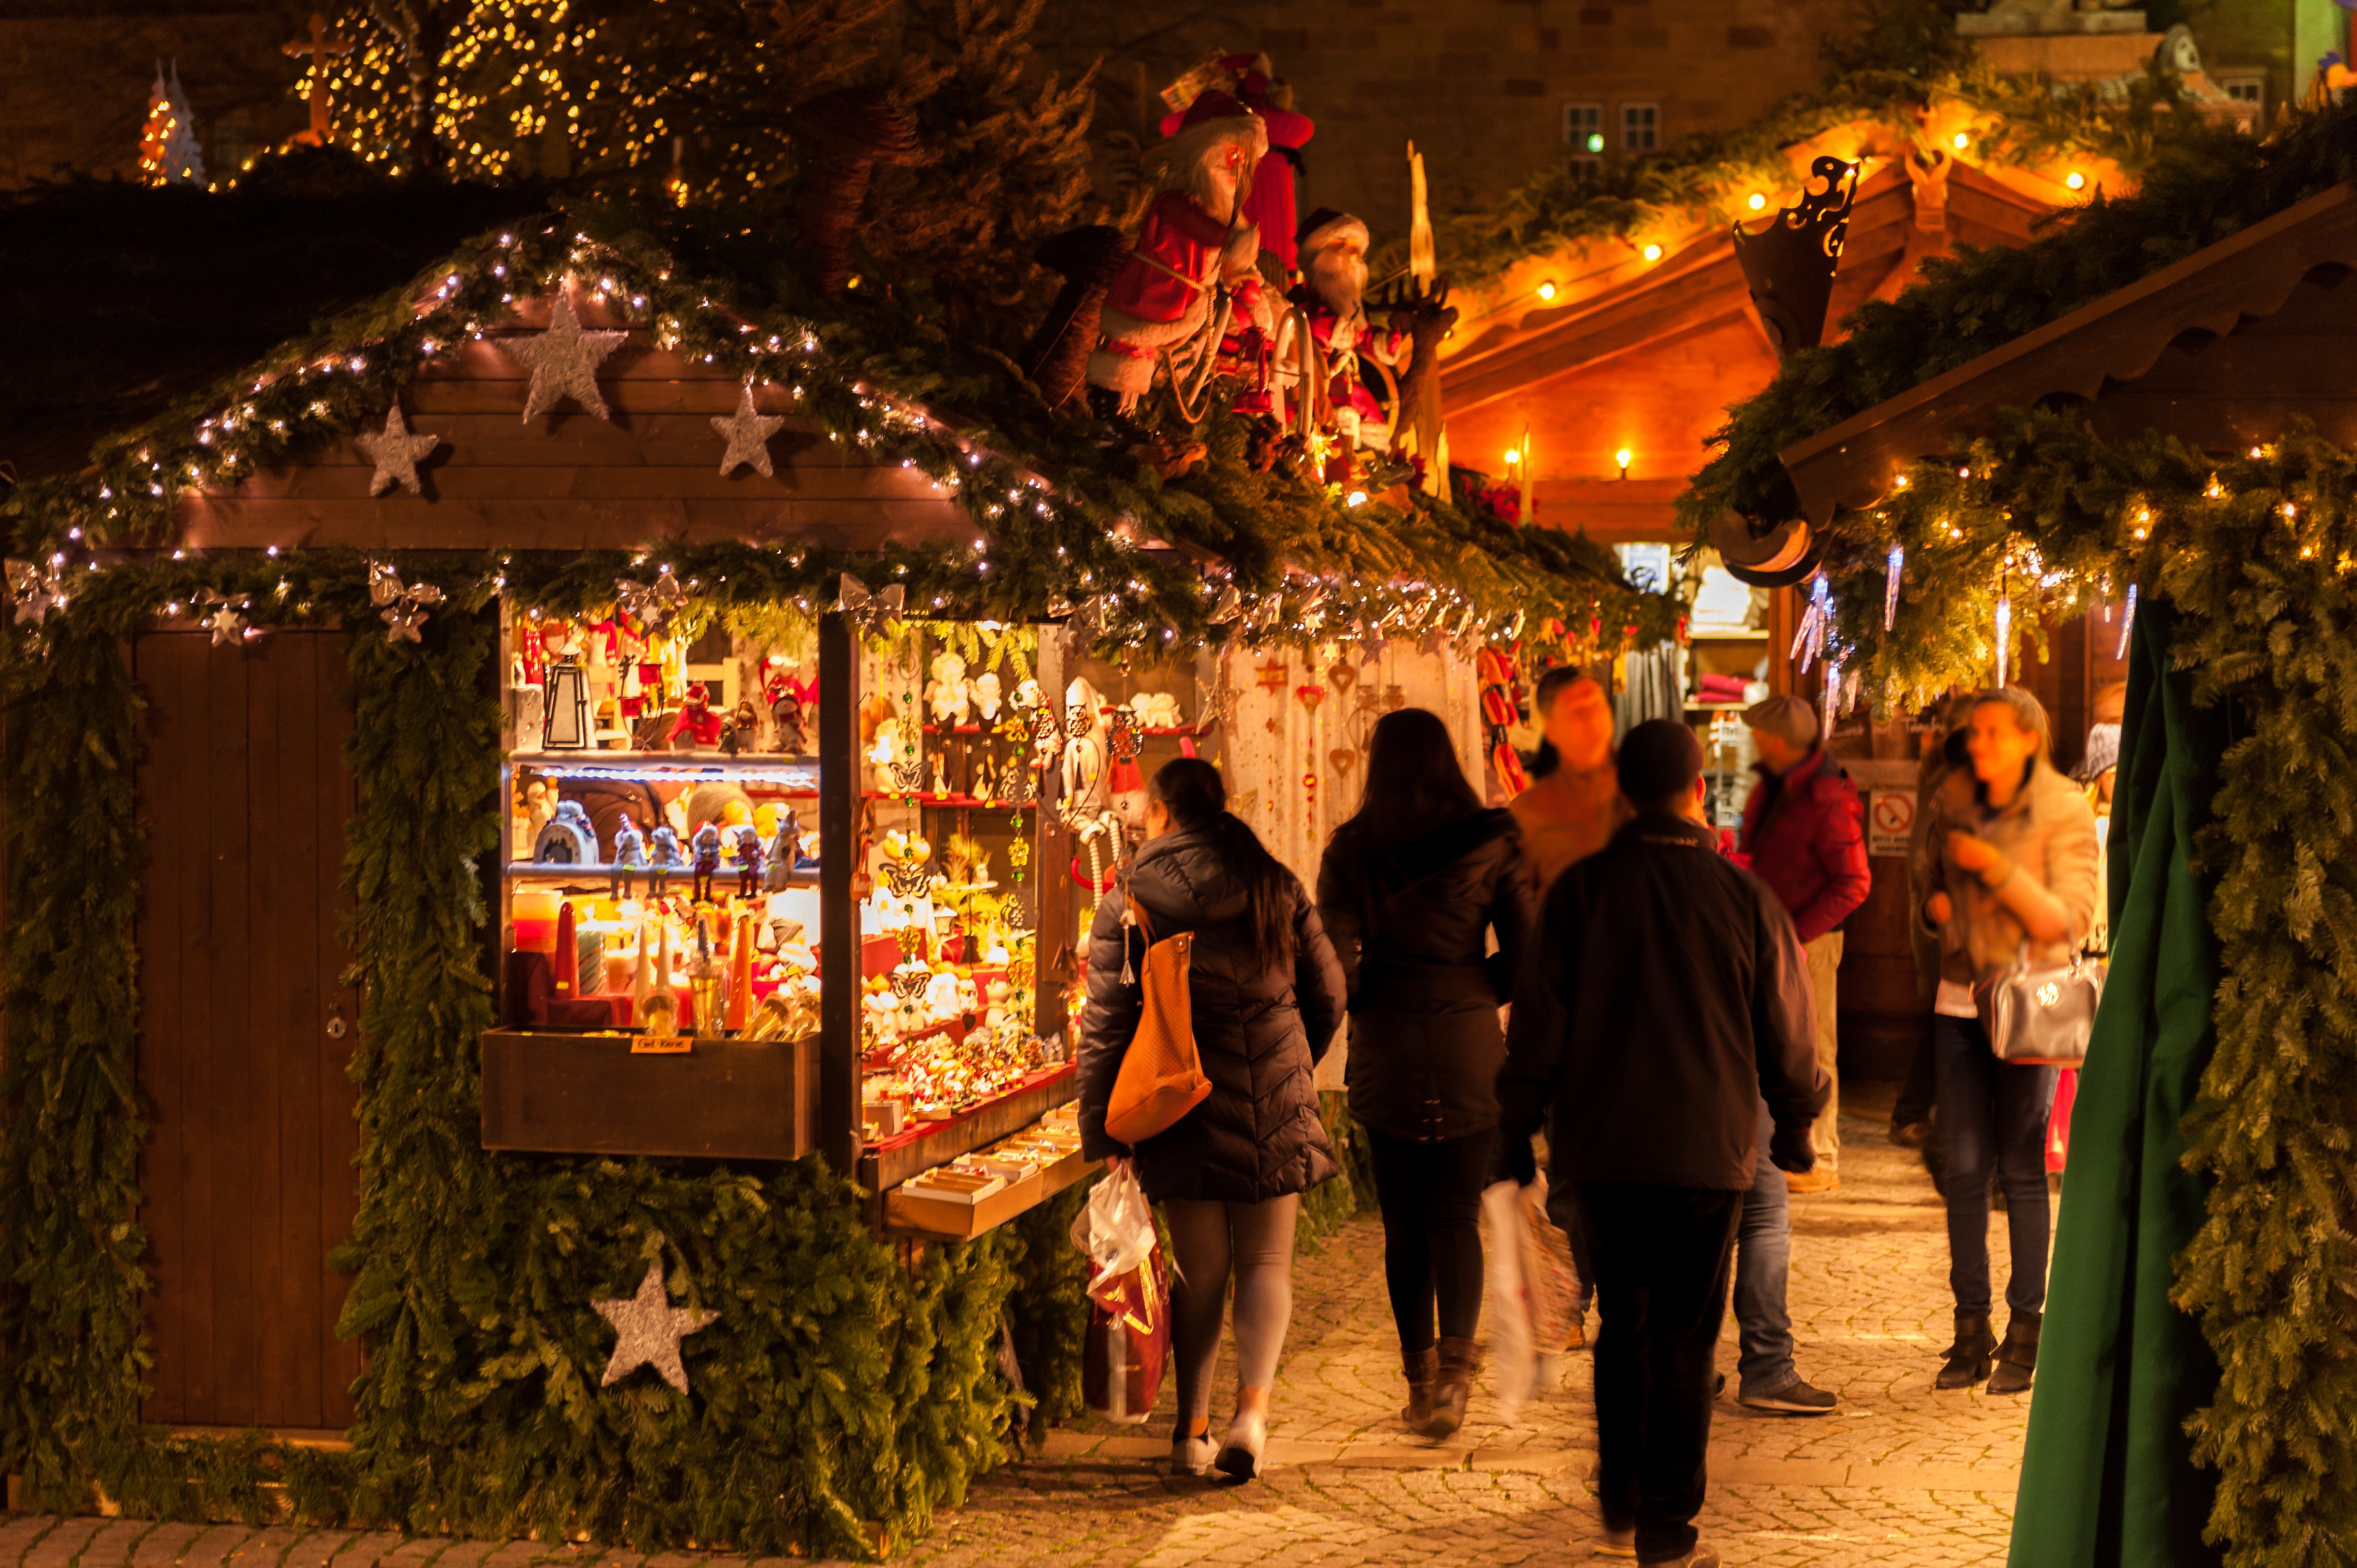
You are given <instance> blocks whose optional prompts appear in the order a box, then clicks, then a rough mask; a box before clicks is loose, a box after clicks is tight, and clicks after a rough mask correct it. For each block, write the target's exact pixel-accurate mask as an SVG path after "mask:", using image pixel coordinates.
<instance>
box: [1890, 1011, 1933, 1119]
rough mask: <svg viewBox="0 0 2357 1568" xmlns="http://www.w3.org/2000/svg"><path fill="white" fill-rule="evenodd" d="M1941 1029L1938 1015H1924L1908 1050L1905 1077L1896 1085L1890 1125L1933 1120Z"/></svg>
mask: <svg viewBox="0 0 2357 1568" xmlns="http://www.w3.org/2000/svg"><path fill="white" fill-rule="evenodd" d="M1939 1039H1940V1030H1939V1020H1938V1016H1937V1015H1933V1014H1926V1015H1924V1017H1923V1027H1922V1029H1921V1032H1920V1033H1918V1034H1917V1035H1916V1036H1915V1048H1914V1050H1912V1051H1910V1053H1908V1057H1907V1077H1906V1078H1905V1079H1904V1080H1902V1081H1901V1082H1900V1085H1899V1099H1898V1100H1897V1101H1895V1102H1894V1103H1893V1104H1892V1105H1891V1107H1890V1124H1891V1126H1893V1127H1912V1126H1915V1125H1917V1124H1918V1123H1921V1122H1929V1121H1930V1120H1931V1119H1932V1104H1933V1103H1934V1102H1935V1101H1937V1100H1938V1098H1939V1093H1940V1069H1939V1060H1940V1047H1939Z"/></svg>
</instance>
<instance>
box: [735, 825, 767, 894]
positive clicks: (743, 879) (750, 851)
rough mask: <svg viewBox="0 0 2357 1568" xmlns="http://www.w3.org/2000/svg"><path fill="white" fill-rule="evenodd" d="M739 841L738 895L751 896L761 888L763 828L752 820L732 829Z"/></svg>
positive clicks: (737, 847)
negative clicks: (758, 826) (756, 825)
mask: <svg viewBox="0 0 2357 1568" xmlns="http://www.w3.org/2000/svg"><path fill="white" fill-rule="evenodd" d="M730 831H731V832H733V833H734V834H735V836H736V840H737V843H736V849H737V897H739V898H750V897H752V896H753V895H754V894H756V893H759V891H760V890H761V880H762V875H761V874H762V869H763V860H764V858H765V857H764V855H763V854H762V845H761V830H760V829H759V828H757V827H755V826H754V825H753V824H752V823H750V822H746V823H743V824H741V825H739V826H737V827H736V828H734V829H732V830H730Z"/></svg>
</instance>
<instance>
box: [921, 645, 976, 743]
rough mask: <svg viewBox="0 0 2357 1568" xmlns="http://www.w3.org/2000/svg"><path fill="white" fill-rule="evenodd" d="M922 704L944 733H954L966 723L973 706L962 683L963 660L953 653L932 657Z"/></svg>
mask: <svg viewBox="0 0 2357 1568" xmlns="http://www.w3.org/2000/svg"><path fill="white" fill-rule="evenodd" d="M925 701H926V702H927V703H930V704H931V707H932V710H933V722H934V723H935V724H937V725H941V726H942V728H944V729H953V728H955V727H956V726H957V725H962V724H963V723H965V722H966V720H967V718H968V717H969V716H970V714H971V713H972V702H971V694H970V692H969V689H968V688H967V686H966V681H965V660H963V659H961V658H959V657H958V656H957V655H956V654H954V653H936V654H934V655H933V678H932V679H931V680H930V681H928V682H925Z"/></svg>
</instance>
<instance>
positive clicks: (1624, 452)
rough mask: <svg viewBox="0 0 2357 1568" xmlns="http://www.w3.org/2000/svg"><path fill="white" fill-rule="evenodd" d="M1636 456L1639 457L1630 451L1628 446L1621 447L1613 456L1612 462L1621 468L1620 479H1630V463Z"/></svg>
mask: <svg viewBox="0 0 2357 1568" xmlns="http://www.w3.org/2000/svg"><path fill="white" fill-rule="evenodd" d="M1635 456H1637V455H1636V454H1635V453H1634V452H1631V451H1630V450H1629V448H1627V447H1626V446H1623V447H1621V448H1620V450H1619V451H1618V452H1615V453H1613V454H1612V460H1613V461H1614V462H1615V463H1617V464H1619V465H1620V477H1621V478H1624V479H1625V478H1628V477H1629V464H1630V461H1631V459H1632V458H1634V457H1635Z"/></svg>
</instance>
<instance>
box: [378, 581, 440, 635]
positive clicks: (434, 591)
mask: <svg viewBox="0 0 2357 1568" xmlns="http://www.w3.org/2000/svg"><path fill="white" fill-rule="evenodd" d="M368 575H369V603H371V604H372V605H374V606H376V607H377V614H378V615H379V616H380V617H382V618H383V621H384V627H385V631H384V639H385V640H386V641H387V642H416V641H418V640H420V639H419V637H418V634H417V628H419V627H421V626H424V625H425V608H426V607H427V606H429V605H438V604H440V603H441V602H442V601H443V599H444V598H445V597H446V595H445V594H444V593H443V592H442V590H441V589H440V588H437V587H436V586H435V585H433V584H431V583H419V584H416V585H414V586H407V587H404V585H402V581H401V573H400V572H399V571H398V570H397V569H395V568H394V566H393V564H392V563H391V562H388V561H371V562H370V563H369V568H368Z"/></svg>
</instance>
